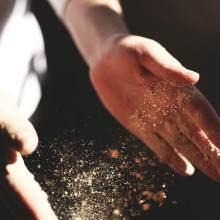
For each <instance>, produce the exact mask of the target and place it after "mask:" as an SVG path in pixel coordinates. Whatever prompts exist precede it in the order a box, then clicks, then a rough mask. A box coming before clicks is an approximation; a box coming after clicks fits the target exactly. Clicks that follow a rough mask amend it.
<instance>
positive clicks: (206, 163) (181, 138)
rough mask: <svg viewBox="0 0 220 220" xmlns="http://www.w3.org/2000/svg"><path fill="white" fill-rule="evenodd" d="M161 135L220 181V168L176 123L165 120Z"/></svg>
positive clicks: (204, 171) (210, 175) (212, 177)
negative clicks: (208, 158)
mask: <svg viewBox="0 0 220 220" xmlns="http://www.w3.org/2000/svg"><path fill="white" fill-rule="evenodd" d="M160 134H161V136H162V137H163V138H164V139H165V140H166V141H167V142H168V143H169V144H170V145H171V146H172V147H173V148H175V149H176V150H177V151H178V152H180V153H181V154H182V155H183V156H184V157H186V158H187V159H188V160H189V161H190V162H191V163H192V164H194V165H195V166H196V167H198V168H199V169H200V170H201V171H202V172H203V173H204V174H206V175H207V176H209V177H210V178H211V179H213V180H215V181H217V182H220V170H219V169H218V168H217V167H215V166H214V165H213V164H212V162H211V161H210V160H207V158H206V157H205V156H204V154H203V153H202V152H201V151H200V150H199V149H198V148H197V147H196V145H195V144H193V143H192V142H191V141H190V140H189V139H188V138H187V137H186V136H185V135H184V134H183V133H181V131H180V130H179V128H178V127H177V126H176V124H175V123H172V122H165V123H164V129H163V130H162V131H161V133H160Z"/></svg>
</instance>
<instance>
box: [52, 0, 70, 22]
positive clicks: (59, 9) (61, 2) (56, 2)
mask: <svg viewBox="0 0 220 220" xmlns="http://www.w3.org/2000/svg"><path fill="white" fill-rule="evenodd" d="M48 1H49V3H50V4H51V6H52V7H53V9H54V11H55V12H56V14H57V15H58V16H59V17H60V18H62V16H63V11H64V8H65V6H66V3H67V1H68V0H48Z"/></svg>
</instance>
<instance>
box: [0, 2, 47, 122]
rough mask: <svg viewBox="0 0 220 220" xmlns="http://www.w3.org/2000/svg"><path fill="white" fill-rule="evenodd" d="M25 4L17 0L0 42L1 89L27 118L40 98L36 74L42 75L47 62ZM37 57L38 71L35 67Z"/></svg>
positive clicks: (37, 32) (35, 26)
mask: <svg viewBox="0 0 220 220" xmlns="http://www.w3.org/2000/svg"><path fill="white" fill-rule="evenodd" d="M27 4H28V0H16V4H15V6H14V9H13V11H12V13H11V16H10V18H9V20H8V22H7V23H6V25H5V27H4V30H3V32H2V35H1V38H0V88H1V89H3V90H5V91H7V92H8V93H9V94H10V95H11V96H12V97H13V98H14V99H15V100H16V101H17V103H18V107H19V110H20V113H21V114H22V115H23V116H24V117H26V118H29V117H30V116H31V115H32V113H33V112H34V110H35V108H36V107H37V105H38V102H39V100H40V96H41V92H40V91H41V90H40V84H39V80H38V77H37V74H36V71H37V72H38V73H40V72H42V73H43V72H45V70H46V61H45V57H44V44H43V38H42V35H41V31H40V28H39V25H38V23H37V21H36V19H35V17H34V16H33V14H32V13H31V12H26V9H27ZM0 7H1V6H0ZM36 57H37V58H38V60H40V63H39V62H38V63H39V64H40V65H38V66H40V68H38V67H36V62H35V61H36ZM27 83H30V85H27Z"/></svg>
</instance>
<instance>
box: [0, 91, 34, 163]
mask: <svg viewBox="0 0 220 220" xmlns="http://www.w3.org/2000/svg"><path fill="white" fill-rule="evenodd" d="M0 144H1V147H0V155H1V157H0V162H1V163H3V162H4V163H6V164H7V163H13V162H14V161H15V160H16V155H17V154H16V151H18V152H20V153H21V154H22V155H28V154H30V153H32V152H33V151H34V150H35V149H36V147H37V144H38V137H37V134H36V132H35V130H34V128H33V126H32V124H31V123H30V122H29V121H28V120H27V119H25V118H22V117H21V116H20V114H19V112H18V109H17V105H16V103H15V102H14V100H13V99H12V98H11V97H10V96H9V95H8V94H7V93H6V92H4V91H3V90H0Z"/></svg>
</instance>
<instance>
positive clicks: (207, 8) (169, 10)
mask: <svg viewBox="0 0 220 220" xmlns="http://www.w3.org/2000/svg"><path fill="white" fill-rule="evenodd" d="M32 2H33V4H32V7H33V11H34V13H35V14H36V16H37V19H38V20H39V23H40V25H41V28H42V31H43V35H44V39H45V47H46V53H47V59H48V67H49V73H48V78H47V80H46V82H45V85H44V87H43V97H42V100H41V103H40V106H39V108H38V110H37V112H36V114H35V115H34V116H33V118H32V121H33V123H34V125H35V127H36V129H37V131H38V134H39V138H40V141H41V142H46V141H48V140H50V139H51V138H52V137H54V136H56V135H57V133H59V132H60V131H61V130H63V129H67V128H69V127H71V126H73V124H74V127H79V128H80V126H81V122H82V121H87V123H88V124H90V125H89V126H90V130H89V132H90V134H88V135H93V133H95V134H99V135H98V136H102V137H103V135H102V134H101V135H100V130H101V131H102V132H103V133H104V132H105V126H106V125H107V126H113V129H114V126H119V125H115V123H116V122H115V121H114V119H113V118H112V117H111V116H110V115H109V114H108V113H107V112H106V111H105V109H104V108H103V106H102V104H101V103H100V101H99V100H98V98H97V96H96V94H95V92H94V90H93V88H92V86H91V84H90V82H89V79H88V68H87V66H86V65H85V63H84V61H83V60H82V58H81V56H80V54H79V53H78V51H77V49H76V48H75V46H74V44H73V42H72V40H71V38H70V37H69V34H68V33H67V31H66V29H65V28H64V27H63V25H62V24H61V23H60V22H59V20H58V19H57V18H56V16H55V14H54V12H53V11H52V9H51V8H50V6H49V5H48V3H47V2H46V1H45V0H33V1H32ZM122 5H123V8H124V16H125V20H126V21H127V24H128V26H129V29H130V31H131V33H132V34H136V35H141V36H145V37H148V38H152V39H154V40H156V41H158V42H160V43H161V44H162V45H163V46H164V47H165V48H166V49H167V50H168V51H169V52H170V53H171V54H172V55H173V56H174V57H176V58H177V59H178V60H179V61H180V62H181V63H182V64H183V65H184V66H185V67H187V68H189V69H192V70H195V71H197V72H199V73H200V76H201V78H200V81H199V83H198V85H197V86H198V88H199V89H200V90H201V91H202V93H203V94H204V95H205V96H206V97H207V98H208V99H209V100H210V102H211V103H212V105H213V106H214V107H215V109H216V111H217V113H219V112H220V102H219V95H220V93H219V91H220V90H219V79H220V70H219V64H220V62H219V61H220V51H219V50H220V42H219V39H220V25H219V23H220V1H218V0H184V1H182V0H166V1H164V0H124V1H122ZM88 34H89V33H88ZM96 119H97V122H96ZM102 122H103V123H102ZM91 127H92V129H91ZM91 130H93V131H92V132H93V133H91ZM87 132H88V131H87ZM89 132H88V133H89ZM104 137H105V135H104ZM169 196H170V197H172V198H175V199H177V200H178V205H176V206H169V205H167V206H166V205H165V206H164V207H162V208H154V209H151V210H150V211H149V212H148V213H145V215H143V216H142V217H141V218H140V219H149V220H154V219H155V220H160V219H165V220H166V219H169V220H171V219H175V220H176V219H182V220H197V219H201V220H206V219H207V220H208V219H209V220H217V219H219V206H220V190H219V184H218V183H215V182H213V181H212V180H210V179H209V178H207V177H206V176H204V175H203V174H201V173H200V172H199V171H197V172H196V174H195V175H194V176H193V177H189V178H186V179H184V180H183V181H180V182H178V184H176V186H174V187H173V188H172V189H171V190H170V191H169Z"/></svg>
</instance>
